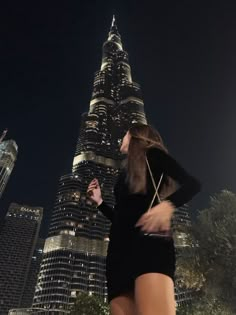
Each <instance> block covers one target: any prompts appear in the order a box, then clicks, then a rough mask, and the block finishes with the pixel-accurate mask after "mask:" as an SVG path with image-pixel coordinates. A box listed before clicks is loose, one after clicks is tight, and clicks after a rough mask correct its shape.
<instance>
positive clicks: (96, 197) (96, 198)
mask: <svg viewBox="0 0 236 315" xmlns="http://www.w3.org/2000/svg"><path fill="white" fill-rule="evenodd" d="M87 195H88V197H89V199H91V200H92V201H93V202H95V203H96V204H97V205H98V206H99V205H100V204H101V203H102V201H103V200H102V193H101V188H100V185H99V182H98V180H97V179H96V178H94V179H93V180H92V181H91V182H90V184H89V186H88V189H87Z"/></svg>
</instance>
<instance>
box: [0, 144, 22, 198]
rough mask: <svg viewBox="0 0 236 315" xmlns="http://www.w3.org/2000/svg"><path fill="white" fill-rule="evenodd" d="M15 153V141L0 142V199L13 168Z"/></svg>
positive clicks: (16, 149) (16, 150)
mask: <svg viewBox="0 0 236 315" xmlns="http://www.w3.org/2000/svg"><path fill="white" fill-rule="evenodd" d="M17 152H18V147H17V144H16V143H15V141H13V140H5V141H1V142H0V198H1V196H2V194H3V191H4V189H5V187H6V184H7V182H8V180H9V177H10V175H11V172H12V170H13V168H14V165H15V161H16V158H17Z"/></svg>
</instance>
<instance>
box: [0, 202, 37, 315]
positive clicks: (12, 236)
mask: <svg viewBox="0 0 236 315" xmlns="http://www.w3.org/2000/svg"><path fill="white" fill-rule="evenodd" d="M42 215H43V209H42V208H40V207H29V206H25V205H19V204H16V203H12V204H11V205H10V207H9V210H8V212H7V215H6V217H5V220H4V222H3V223H2V227H1V230H0V314H1V315H5V314H8V311H9V310H10V309H11V308H16V307H20V306H21V303H22V299H23V295H24V292H25V291H26V285H28V284H29V283H28V282H27V279H28V275H29V271H30V266H31V260H32V256H33V253H34V250H35V246H36V243H37V239H38V233H39V228H40V223H41V220H42Z"/></svg>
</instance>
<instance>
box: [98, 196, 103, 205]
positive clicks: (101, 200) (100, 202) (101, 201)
mask: <svg viewBox="0 0 236 315" xmlns="http://www.w3.org/2000/svg"><path fill="white" fill-rule="evenodd" d="M102 203H103V199H102V198H101V199H100V200H99V201H98V203H97V207H99V206H100V205H101V204H102Z"/></svg>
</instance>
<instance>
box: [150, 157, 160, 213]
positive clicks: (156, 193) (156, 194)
mask: <svg viewBox="0 0 236 315" xmlns="http://www.w3.org/2000/svg"><path fill="white" fill-rule="evenodd" d="M146 162H147V166H148V170H149V173H150V175H151V179H152V184H153V186H154V188H155V193H154V196H153V198H152V201H151V203H150V206H149V208H148V211H149V210H150V209H151V208H152V205H153V202H154V200H155V198H156V196H157V198H158V201H159V202H161V198H160V196H159V194H158V189H159V187H160V185H161V181H162V178H163V175H164V173H162V174H161V177H160V180H159V183H158V185H157V186H156V183H155V180H154V177H153V175H152V171H151V168H150V165H149V162H148V159H147V157H146Z"/></svg>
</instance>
